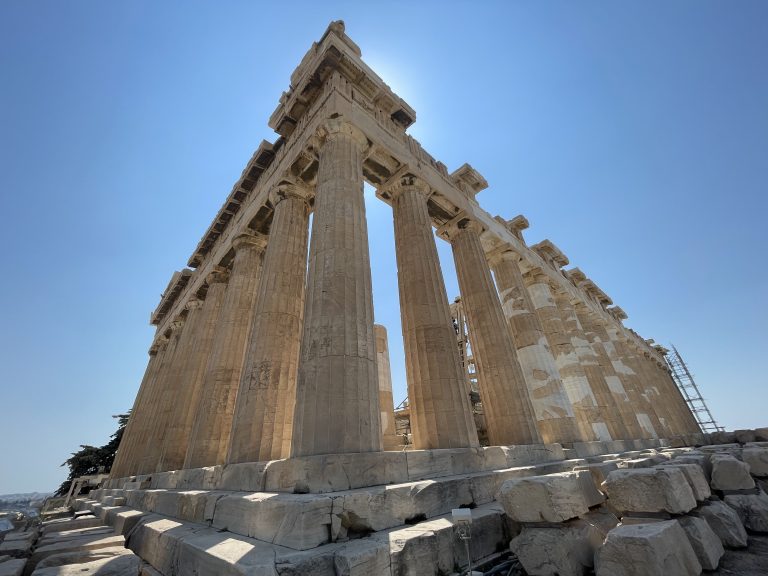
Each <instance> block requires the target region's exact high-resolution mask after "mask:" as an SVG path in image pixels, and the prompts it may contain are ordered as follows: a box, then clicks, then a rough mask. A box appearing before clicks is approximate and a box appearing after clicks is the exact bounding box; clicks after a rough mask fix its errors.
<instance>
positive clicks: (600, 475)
mask: <svg viewBox="0 0 768 576" xmlns="http://www.w3.org/2000/svg"><path fill="white" fill-rule="evenodd" d="M617 464H618V460H605V461H604V462H594V463H592V464H585V465H583V466H576V467H575V468H574V469H573V470H574V472H578V471H579V470H586V471H588V472H589V473H590V474H591V475H592V481H593V482H594V484H595V488H598V489H600V487H601V485H602V483H603V482H604V481H605V478H606V477H607V476H608V474H610V473H611V472H613V471H614V470H618V466H617Z"/></svg>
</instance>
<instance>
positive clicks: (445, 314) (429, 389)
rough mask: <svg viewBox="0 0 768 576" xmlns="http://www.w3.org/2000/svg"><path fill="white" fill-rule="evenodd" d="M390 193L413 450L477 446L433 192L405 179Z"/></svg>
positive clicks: (412, 179) (414, 180)
mask: <svg viewBox="0 0 768 576" xmlns="http://www.w3.org/2000/svg"><path fill="white" fill-rule="evenodd" d="M391 193H392V212H393V218H394V225H395V248H396V252H397V280H398V288H399V292H400V319H401V322H402V328H403V343H404V345H405V368H406V375H407V378H408V403H409V406H410V410H411V412H410V415H411V430H412V433H413V444H414V446H415V447H416V448H417V449H419V450H421V449H431V448H459V447H467V446H478V445H479V442H478V440H477V430H476V428H475V423H474V420H473V418H472V408H471V405H470V402H469V393H468V390H467V383H466V378H465V376H464V370H463V369H462V366H461V359H460V358H459V349H458V346H457V344H456V332H455V331H454V328H453V322H452V320H451V311H450V308H449V306H448V297H447V295H446V292H445V283H444V280H443V272H442V270H441V269H440V261H439V260H438V256H437V247H436V246H435V237H434V235H433V233H432V221H431V219H430V217H429V213H428V211H427V200H428V198H429V193H430V190H429V187H428V186H427V185H426V184H424V183H423V182H421V181H418V180H417V179H415V178H414V177H412V176H407V177H405V178H402V179H401V180H400V181H399V182H398V183H397V184H396V185H395V186H393V187H392V188H391Z"/></svg>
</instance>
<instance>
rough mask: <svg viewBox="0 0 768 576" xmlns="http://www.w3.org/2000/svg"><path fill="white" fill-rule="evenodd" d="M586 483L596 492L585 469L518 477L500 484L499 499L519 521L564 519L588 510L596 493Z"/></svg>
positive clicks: (556, 520)
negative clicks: (590, 491) (588, 490)
mask: <svg viewBox="0 0 768 576" xmlns="http://www.w3.org/2000/svg"><path fill="white" fill-rule="evenodd" d="M587 485H589V486H591V487H592V489H593V490H594V491H595V492H597V490H596V489H594V485H593V484H592V476H591V474H590V473H589V472H587V471H585V470H582V471H579V472H562V473H560V474H550V475H548V476H531V477H529V478H515V479H512V480H507V481H506V482H504V483H503V484H502V485H501V488H500V489H499V493H498V494H497V496H496V499H497V500H498V501H499V502H500V503H501V505H502V506H503V507H504V511H505V512H506V513H507V515H508V516H509V517H510V518H512V520H515V521H517V522H542V521H543V522H563V521H565V520H570V519H571V518H575V517H577V516H580V515H582V514H585V513H587V512H588V511H589V507H590V502H591V501H592V500H593V499H594V496H593V494H591V493H587V491H586V490H585V486H587Z"/></svg>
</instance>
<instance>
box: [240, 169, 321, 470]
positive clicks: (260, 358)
mask: <svg viewBox="0 0 768 576" xmlns="http://www.w3.org/2000/svg"><path fill="white" fill-rule="evenodd" d="M309 196H310V191H309V190H308V189H307V188H305V187H304V186H300V185H298V184H281V185H280V186H279V187H278V188H277V190H276V191H275V193H274V195H273V203H274V205H275V214H274V216H273V218H272V226H271V227H270V232H269V244H268V246H267V251H266V252H265V254H264V267H263V269H262V274H261V282H260V283H259V292H258V297H257V298H256V310H255V312H254V315H253V328H252V330H251V337H250V342H249V344H248V351H247V353H246V356H245V367H244V368H243V373H242V376H241V378H240V391H239V392H238V396H237V404H236V406H235V416H234V419H233V421H232V437H231V441H230V447H229V456H228V461H229V462H259V461H262V460H275V459H278V458H284V457H287V456H288V455H289V451H290V446H291V434H292V426H293V409H294V402H295V397H296V371H297V370H298V362H299V343H300V338H301V329H302V321H303V315H304V284H305V278H306V270H307V234H308V228H309V203H308V202H309Z"/></svg>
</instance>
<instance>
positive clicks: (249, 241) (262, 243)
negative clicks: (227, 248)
mask: <svg viewBox="0 0 768 576" xmlns="http://www.w3.org/2000/svg"><path fill="white" fill-rule="evenodd" d="M266 247H267V236H266V235H264V234H262V233H261V232H253V231H248V232H244V233H243V234H239V235H238V236H235V239H234V240H232V248H234V250H235V252H238V251H239V250H241V249H242V248H251V249H254V250H258V251H259V252H263V251H264V250H265V248H266Z"/></svg>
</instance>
